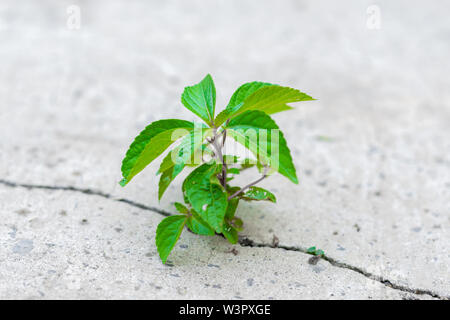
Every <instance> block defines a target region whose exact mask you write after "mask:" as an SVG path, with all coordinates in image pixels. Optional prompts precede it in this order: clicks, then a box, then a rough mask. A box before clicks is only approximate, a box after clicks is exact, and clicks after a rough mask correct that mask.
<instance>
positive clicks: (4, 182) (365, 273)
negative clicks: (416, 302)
mask: <svg viewBox="0 0 450 320" xmlns="http://www.w3.org/2000/svg"><path fill="white" fill-rule="evenodd" d="M0 184H2V185H4V186H6V187H10V188H25V189H29V190H31V189H41V190H52V191H58V190H60V191H72V192H78V193H82V194H86V195H95V196H99V197H103V198H105V199H109V200H113V201H117V202H122V203H126V204H128V205H130V206H133V207H136V208H139V209H142V210H147V211H152V212H154V213H158V214H160V215H162V216H165V217H168V216H170V215H172V214H171V213H170V212H168V211H165V210H162V209H159V208H156V207H151V206H147V205H144V204H142V203H139V202H136V201H133V200H129V199H125V198H115V197H114V196H112V195H111V194H108V193H105V192H102V191H98V190H94V189H91V188H77V187H73V186H50V185H41V184H29V183H16V182H12V181H8V180H3V179H0ZM238 243H239V245H241V246H242V247H256V248H272V249H283V250H287V251H296V252H301V253H304V254H308V255H312V254H311V253H309V252H308V250H307V249H306V248H303V247H295V246H285V245H280V244H278V245H276V246H274V245H273V244H267V243H258V242H255V241H254V240H252V239H250V238H248V237H242V238H240V239H239V242H238ZM321 259H323V260H325V261H328V262H329V263H330V264H331V265H332V266H334V267H337V268H342V269H347V270H351V271H353V272H356V273H359V274H361V275H363V276H364V277H366V278H369V279H371V280H374V281H377V282H380V283H381V284H383V285H385V286H387V287H389V288H392V289H395V290H399V291H403V292H407V293H412V294H417V295H429V296H431V297H433V298H436V299H441V300H450V296H442V295H439V294H437V293H435V292H433V291H431V290H427V289H419V288H409V287H407V286H404V285H401V284H396V283H394V282H392V281H391V280H389V279H386V278H384V277H382V276H379V275H375V274H373V273H370V272H368V271H366V270H364V269H363V268H360V267H356V266H353V265H350V264H348V263H345V262H340V261H338V260H336V259H334V258H332V257H329V256H327V255H324V256H322V257H321Z"/></svg>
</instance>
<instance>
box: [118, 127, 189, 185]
mask: <svg viewBox="0 0 450 320" xmlns="http://www.w3.org/2000/svg"><path fill="white" fill-rule="evenodd" d="M192 130H194V124H193V123H192V122H190V121H185V120H177V119H168V120H159V121H156V122H153V123H151V124H150V125H148V126H147V127H146V128H145V129H144V130H143V131H142V132H141V133H140V134H139V135H138V136H137V137H136V139H135V140H134V141H133V143H132V144H131V145H130V148H129V149H128V151H127V153H126V155H125V158H124V159H123V161H122V175H123V179H122V181H121V182H120V185H121V186H125V185H126V184H127V183H128V182H130V181H131V179H132V178H133V177H134V176H135V175H137V174H138V173H139V172H141V171H142V169H144V168H145V167H146V166H147V165H148V164H150V163H151V162H152V161H153V160H155V159H156V158H157V157H158V156H160V155H161V154H162V153H163V152H164V150H166V149H167V148H168V147H169V146H170V145H171V144H172V143H174V142H175V141H176V140H177V138H180V137H182V136H184V135H187V134H189V133H190V132H191V131H192ZM174 135H175V137H174Z"/></svg>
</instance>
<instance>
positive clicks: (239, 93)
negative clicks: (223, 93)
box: [215, 81, 273, 126]
mask: <svg viewBox="0 0 450 320" xmlns="http://www.w3.org/2000/svg"><path fill="white" fill-rule="evenodd" d="M265 86H273V84H271V83H266V82H259V81H253V82H248V83H244V84H243V85H241V86H240V87H239V88H238V89H237V90H236V91H235V92H234V93H233V95H232V96H231V99H230V102H228V105H227V107H226V108H225V110H223V111H222V112H221V113H219V114H218V115H217V117H216V120H215V124H216V125H217V126H219V125H221V124H222V123H224V122H225V120H227V119H228V118H229V117H230V116H231V115H232V114H233V113H234V112H236V111H237V110H239V108H240V107H242V105H243V104H244V101H245V99H246V98H248V97H249V96H250V95H252V94H253V93H254V92H255V91H257V90H258V89H261V88H262V87H265Z"/></svg>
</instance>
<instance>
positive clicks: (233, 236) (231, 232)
mask: <svg viewBox="0 0 450 320" xmlns="http://www.w3.org/2000/svg"><path fill="white" fill-rule="evenodd" d="M222 234H223V235H224V236H225V238H227V240H228V241H229V242H230V243H232V244H236V243H237V242H238V240H239V236H238V231H237V229H236V228H235V227H233V226H232V225H230V224H229V223H228V222H225V224H224V226H223V231H222Z"/></svg>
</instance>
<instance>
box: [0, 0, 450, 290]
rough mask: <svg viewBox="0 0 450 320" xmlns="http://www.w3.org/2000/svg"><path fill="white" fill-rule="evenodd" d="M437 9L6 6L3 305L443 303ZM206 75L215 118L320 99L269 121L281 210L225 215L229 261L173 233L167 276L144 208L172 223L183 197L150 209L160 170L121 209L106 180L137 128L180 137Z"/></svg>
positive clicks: (442, 5) (442, 38)
mask: <svg viewBox="0 0 450 320" xmlns="http://www.w3.org/2000/svg"><path fill="white" fill-rule="evenodd" d="M70 5H77V6H78V7H79V8H80V10H81V24H80V28H79V29H70V28H68V26H67V19H68V18H69V16H70V12H69V14H68V13H67V9H68V7H69V6H70ZM373 5H376V7H375V9H377V8H378V9H379V10H380V13H381V20H380V21H381V23H380V24H379V25H377V24H376V23H375V26H378V27H379V29H377V28H374V24H372V22H373V20H370V21H369V22H368V19H373V16H372V15H371V14H372V13H373V10H374V9H373V8H374V7H373ZM368 8H369V15H368V14H367V10H368ZM448 9H450V5H449V4H448V2H446V1H432V2H428V3H426V4H425V3H423V2H422V1H395V3H394V2H392V1H377V2H376V3H373V2H370V1H346V2H345V3H337V2H335V1H334V2H333V1H311V2H306V1H276V2H274V1H258V2H255V1H167V2H157V1H132V2H131V1H95V2H94V1H70V2H69V1H40V2H36V1H20V2H17V1H12V0H5V1H2V2H1V3H0V43H1V44H0V61H1V64H0V136H1V139H0V164H1V166H0V177H1V180H0V214H1V218H2V221H1V222H0V298H3V299H24V298H38V299H39V298H45V299H48V298H92V299H99V298H125V299H132V298H155V299H163V298H166V299H197V298H207V299H217V298H225V299H239V298H244V299H246V298H249V299H260V298H261V299H269V298H270V299H272V298H273V299H283V298H284V299H307V298H312V299H351V298H358V299H448V298H449V296H450V280H449V279H450V277H449V265H450V253H449V251H448V247H449V245H448V244H449V243H450V233H449V230H450V205H449V204H450V201H449V200H450V105H449V103H450V91H449V90H448V88H449V85H450V83H449V82H450V81H449V77H448V74H450V63H449V62H448V58H447V55H448V52H449V50H450V42H449V41H448V39H449V36H450V23H449V22H448V17H447V12H448ZM71 12H73V11H71ZM69 25H70V24H69ZM208 72H209V73H211V74H212V75H213V77H214V80H215V82H216V87H217V91H218V98H217V101H218V108H220V106H223V105H225V104H226V103H227V100H228V98H229V96H230V95H231V94H232V93H233V91H234V89H235V88H236V87H237V86H238V85H240V84H241V83H243V82H247V81H252V80H261V81H269V82H275V83H280V84H285V85H289V86H292V87H296V88H299V89H301V90H303V91H305V92H307V93H309V94H311V95H312V96H313V97H316V98H318V99H319V100H318V101H314V102H307V103H300V104H297V105H296V110H294V111H290V112H288V113H285V114H280V115H277V116H276V117H275V118H276V121H277V122H278V124H279V125H280V126H282V127H285V128H286V129H284V133H285V136H286V138H287V141H288V144H289V146H290V148H291V150H292V152H293V156H294V160H295V163H296V166H297V169H298V171H299V176H300V181H301V182H300V184H299V185H298V186H294V185H292V184H290V182H289V181H288V180H287V179H285V178H284V177H281V176H273V177H271V178H270V179H268V180H266V181H264V183H263V184H262V186H264V187H266V188H268V189H270V190H272V191H273V192H274V193H275V194H276V195H277V197H278V204H276V205H262V204H254V203H252V204H247V203H245V204H243V205H242V206H241V207H240V208H239V211H238V215H239V216H241V217H242V218H243V219H244V223H245V230H244V231H243V238H242V240H241V245H237V246H235V248H236V249H237V251H238V254H237V255H234V254H233V253H231V252H230V250H231V249H232V248H233V246H231V245H229V244H227V243H226V242H225V240H223V239H221V238H218V237H216V238H203V237H197V236H194V235H192V234H190V233H187V232H185V233H184V234H183V235H182V237H181V239H180V241H179V243H178V244H177V247H176V249H175V250H174V251H173V253H172V255H171V256H170V257H169V260H170V264H169V265H168V266H164V265H162V264H161V263H160V261H159V258H158V256H157V252H156V248H155V245H154V235H155V229H156V226H157V224H158V223H159V221H160V220H161V218H162V216H161V215H160V214H158V213H157V212H155V210H153V211H152V210H149V208H148V207H153V208H156V209H158V210H159V209H163V210H167V211H173V210H172V208H171V202H173V201H177V200H179V199H181V191H180V185H181V181H182V177H180V178H178V179H177V180H176V181H175V182H174V183H173V185H172V186H171V187H169V189H168V191H167V193H166V195H165V198H164V199H163V200H162V201H161V203H158V201H157V180H156V179H155V176H154V174H155V172H156V168H157V165H156V164H155V165H151V166H150V167H149V168H148V169H146V170H145V171H144V172H143V173H141V174H140V175H139V176H138V177H136V178H135V179H134V180H133V182H132V183H130V185H129V186H127V187H126V188H124V189H123V188H120V187H119V186H118V184H117V181H118V180H119V179H120V176H121V175H120V162H121V160H122V157H123V155H124V152H125V151H126V149H127V147H128V145H129V144H130V142H131V140H132V139H133V138H134V136H135V135H136V134H137V133H138V132H139V131H140V130H141V129H142V128H143V127H145V125H146V124H148V123H149V122H151V121H153V120H156V119H159V118H175V117H180V118H185V119H188V120H192V119H193V118H192V116H191V115H190V114H189V111H187V110H186V109H184V108H183V107H182V106H181V103H180V102H179V100H180V94H181V92H182V89H183V87H184V86H185V85H188V84H192V83H195V82H197V81H198V80H200V79H201V78H202V77H203V76H204V74H206V73H208ZM254 174H255V172H248V173H247V176H244V177H242V178H241V181H244V180H246V179H251V177H252V176H253V175H254ZM98 193H100V194H98ZM118 199H126V200H127V202H123V201H117V200H118ZM136 204H143V205H144V206H147V207H141V208H139V207H138V206H137V205H136ZM274 235H275V236H276V237H278V239H279V243H280V244H279V246H280V247H279V248H271V247H270V244H271V242H272V239H273V237H274ZM246 239H250V240H246ZM249 244H251V245H252V246H249ZM309 246H316V247H318V248H321V249H323V250H324V251H325V253H326V254H327V256H328V257H330V259H329V261H324V260H320V261H319V262H318V264H317V265H311V264H310V263H308V260H309V258H310V256H309V255H306V254H304V253H303V252H302V251H304V250H305V248H307V247H309Z"/></svg>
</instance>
